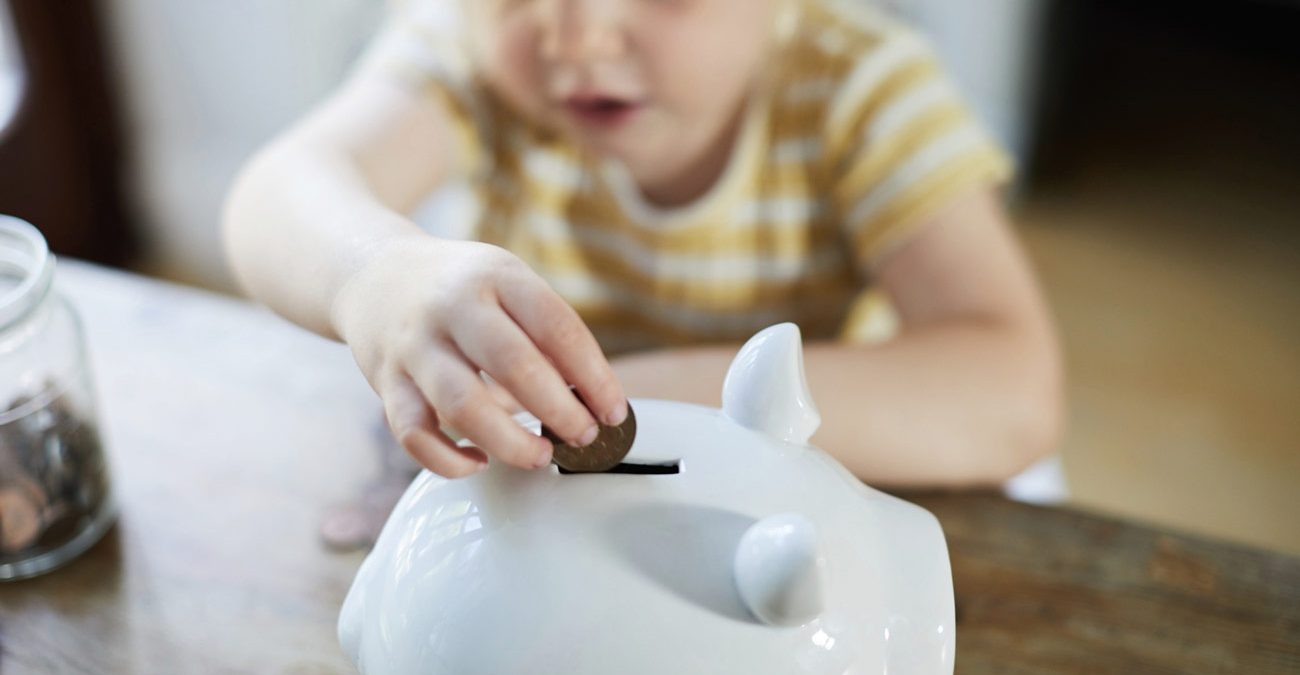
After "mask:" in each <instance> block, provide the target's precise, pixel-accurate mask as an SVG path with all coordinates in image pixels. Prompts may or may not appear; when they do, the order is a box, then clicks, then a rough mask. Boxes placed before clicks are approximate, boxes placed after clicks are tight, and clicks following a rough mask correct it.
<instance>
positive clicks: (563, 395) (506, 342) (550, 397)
mask: <svg viewBox="0 0 1300 675" xmlns="http://www.w3.org/2000/svg"><path fill="white" fill-rule="evenodd" d="M452 336H453V337H454V338H455V339H456V342H457V345H458V346H459V347H460V349H461V351H462V352H464V353H465V356H467V357H469V360H470V361H471V362H473V363H474V365H476V366H478V367H479V368H481V369H483V370H484V371H486V372H487V374H488V375H491V376H492V379H494V380H496V382H497V383H498V384H500V385H502V386H504V387H505V388H506V390H507V391H509V392H510V393H511V394H512V395H514V397H515V398H516V399H518V401H519V402H520V403H521V404H523V406H524V409H526V410H528V411H529V412H531V413H532V414H533V415H534V416H536V417H537V419H539V420H541V421H542V423H543V424H545V425H546V426H547V427H549V428H550V429H551V430H553V431H554V432H555V433H557V434H559V435H560V437H561V438H564V439H565V440H567V441H568V442H570V443H572V444H573V445H576V446H584V445H587V444H588V443H591V442H592V441H594V440H596V433H597V431H598V429H597V427H596V420H595V419H594V418H593V417H592V416H591V413H590V412H589V411H588V410H587V408H586V406H584V405H582V403H581V402H580V401H579V400H578V399H577V398H576V397H575V396H573V394H571V393H570V392H569V387H568V385H566V384H565V383H564V378H562V377H560V374H559V373H558V372H556V370H555V367H554V366H552V365H551V363H550V362H549V361H547V360H546V357H544V356H542V353H541V352H539V351H538V350H537V347H536V346H535V345H533V342H532V340H529V339H528V336H527V335H524V332H523V331H522V330H520V329H519V326H517V325H515V322H514V321H511V320H510V317H508V316H506V315H505V314H504V313H502V312H495V311H494V312H475V313H473V314H472V316H467V317H466V318H465V319H464V320H462V321H459V322H457V323H456V325H455V326H454V327H453V328H452Z"/></svg>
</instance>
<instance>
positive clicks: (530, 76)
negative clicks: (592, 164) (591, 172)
mask: <svg viewBox="0 0 1300 675" xmlns="http://www.w3.org/2000/svg"><path fill="white" fill-rule="evenodd" d="M787 1H788V0H466V6H467V8H468V12H469V15H470V26H471V29H472V30H473V36H472V39H471V44H472V45H473V52H474V56H475V59H476V61H477V63H478V64H479V67H480V69H481V72H482V73H483V74H484V76H485V77H486V78H487V81H488V82H489V84H490V86H491V87H492V88H493V90H494V91H496V92H497V94H498V95H499V96H501V97H503V98H504V99H505V100H506V101H507V102H508V103H509V104H510V105H512V106H513V107H515V108H516V109H517V110H519V111H520V112H522V113H523V114H525V115H527V116H528V117H529V118H531V119H532V120H533V121H535V122H539V123H541V124H543V125H544V126H547V127H549V128H552V129H555V130H559V131H562V132H564V133H566V134H568V135H570V136H571V137H572V138H574V139H575V140H577V141H578V142H579V143H581V144H583V145H585V146H586V147H588V148H590V149H592V150H595V151H596V152H599V153H601V154H605V155H609V156H614V157H617V158H619V159H621V160H623V161H624V162H626V163H627V164H628V165H629V166H631V167H632V168H633V172H634V173H638V171H637V170H638V168H640V169H642V171H641V172H640V173H642V174H647V173H649V174H653V173H654V172H656V171H658V172H666V173H668V174H671V173H673V172H674V171H683V170H689V168H688V167H689V166H690V165H691V162H694V161H698V160H699V158H700V157H702V156H704V154H705V153H707V152H709V151H710V150H711V149H713V148H715V147H716V146H717V144H718V143H719V139H721V138H723V137H724V134H725V133H726V132H727V130H728V129H730V128H731V126H732V124H733V122H734V121H735V120H736V119H737V116H738V114H739V111H740V109H741V107H742V104H743V102H744V100H745V96H746V94H747V93H748V92H749V91H750V89H751V88H752V86H753V84H754V82H755V80H756V78H757V77H758V75H759V73H760V71H761V70H762V69H763V67H764V66H765V65H766V58H765V57H766V55H767V53H768V51H769V48H770V46H771V45H772V42H773V40H774V34H775V31H774V26H775V23H776V14H777V11H778V9H779V6H780V5H782V4H783V3H785V2H787Z"/></svg>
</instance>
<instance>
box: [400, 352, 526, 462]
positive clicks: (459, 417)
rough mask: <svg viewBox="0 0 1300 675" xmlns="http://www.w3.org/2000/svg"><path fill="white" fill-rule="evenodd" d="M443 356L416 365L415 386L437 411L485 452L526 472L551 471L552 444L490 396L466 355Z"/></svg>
mask: <svg viewBox="0 0 1300 675" xmlns="http://www.w3.org/2000/svg"><path fill="white" fill-rule="evenodd" d="M454 349H455V348H454V347H449V348H448V350H446V351H443V350H438V351H436V352H434V353H433V354H431V355H430V356H429V358H425V359H420V360H419V362H418V363H415V364H412V366H413V368H412V370H411V375H412V379H414V380H415V383H416V385H417V386H419V388H420V391H421V392H422V393H423V394H424V396H425V398H426V399H427V400H428V401H429V402H430V403H432V404H433V409H434V410H435V411H436V412H437V414H438V415H439V416H440V417H441V418H442V419H443V420H444V421H446V422H447V423H448V424H450V425H451V426H452V427H454V428H455V429H456V431H458V432H460V434H461V435H462V436H464V437H466V438H468V439H469V440H470V441H471V442H472V443H473V444H474V445H476V446H478V448H479V449H481V450H483V451H484V452H486V453H487V454H489V455H491V456H492V457H496V458H497V459H500V460H501V461H503V462H506V463H507V464H511V465H514V466H517V467H520V468H523V469H535V468H539V467H542V466H546V464H548V463H549V462H550V461H551V443H550V441H547V440H546V439H544V438H541V437H539V436H535V435H533V434H531V433H529V432H528V431H527V430H525V429H524V428H523V427H521V426H519V424H518V423H516V422H515V420H514V418H513V417H511V416H510V415H509V414H507V413H506V411H505V410H503V409H502V408H501V406H500V404H498V403H497V402H496V399H494V398H493V397H492V394H491V393H490V392H489V391H488V388H487V385H486V383H484V382H483V380H482V379H480V378H479V376H478V373H476V372H475V371H474V370H473V369H471V367H470V366H469V364H468V363H466V361H465V356H464V355H463V354H460V353H457V352H455V351H454Z"/></svg>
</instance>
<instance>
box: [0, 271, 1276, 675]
mask: <svg viewBox="0 0 1300 675" xmlns="http://www.w3.org/2000/svg"><path fill="white" fill-rule="evenodd" d="M59 278H60V284H61V286H62V288H63V289H64V291H65V293H66V294H67V295H69V296H70V297H71V298H72V300H73V301H74V302H75V304H76V305H77V306H78V308H79V309H80V311H81V313H82V315H83V317H84V319H85V323H86V327H87V332H88V334H89V336H90V349H91V353H92V358H93V361H94V367H95V371H96V373H97V376H98V388H99V393H100V402H101V419H102V422H103V424H104V426H105V427H106V433H107V437H108V443H109V447H110V450H111V453H112V465H113V470H114V475H113V479H114V483H115V485H116V488H117V491H118V495H119V501H120V504H121V518H120V521H119V524H118V525H117V527H116V528H115V529H114V530H113V531H111V532H110V533H109V535H108V536H107V538H106V539H105V540H104V541H102V542H101V543H100V544H99V545H97V546H96V547H94V548H93V549H91V551H89V552H88V553H87V554H86V555H84V556H83V557H82V558H80V559H78V560H77V561H75V562H73V563H72V564H70V565H69V566H68V567H65V568H63V569H61V570H58V571H56V572H54V573H51V574H48V575H46V576H43V577H39V578H36V579H32V580H28V581H22V582H16V583H9V584H0V673H3V674H4V675H18V674H22V673H168V674H173V673H178V674H183V673H344V672H351V668H350V666H349V665H348V663H347V662H346V661H345V660H344V658H343V656H342V654H341V653H340V651H339V649H338V647H337V644H336V642H335V638H334V621H335V618H336V615H337V612H338V608H339V605H340V603H341V602H342V600H343V596H344V593H345V592H346V590H347V587H348V584H349V583H350V581H351V579H352V575H353V573H354V572H355V570H356V567H357V565H358V564H360V562H361V555H360V554H355V553H353V554H338V553H332V552H329V551H328V550H326V549H325V548H324V547H323V546H322V545H321V544H320V540H319V538H318V534H317V533H318V528H319V525H320V518H321V514H322V512H323V511H324V510H325V509H326V508H327V507H328V506H329V505H331V504H334V503H338V502H343V501H347V500H348V499H350V498H352V497H354V496H355V495H356V494H357V493H358V491H359V490H360V489H361V487H362V486H363V485H365V484H366V482H367V481H369V480H371V479H372V478H373V477H374V476H376V475H377V474H378V473H379V472H380V469H379V467H378V464H379V459H378V458H379V457H381V456H383V454H384V449H385V448H386V447H391V446H387V444H388V443H390V442H391V441H389V440H388V439H387V438H386V437H385V435H384V434H383V430H382V427H381V426H380V407H379V404H378V402H377V401H376V399H375V398H374V396H373V394H372V393H371V392H370V390H369V388H368V387H367V386H366V384H365V383H364V381H363V380H362V379H361V377H360V375H359V374H358V373H357V372H356V368H355V367H354V366H353V365H352V361H351V358H350V356H349V354H348V353H347V351H346V350H345V349H344V348H343V347H340V346H338V345H335V344H331V343H328V342H325V341H323V340H320V339H318V338H315V337H313V336H310V335H308V334H306V333H304V332H302V331H299V330H297V329H294V328H292V327H290V326H289V325H287V324H285V323H283V322H282V321H280V320H279V319H277V318H275V317H273V316H271V315H270V314H268V313H267V312H265V311H263V310H260V309H257V308H254V307H252V306H250V305H248V304H245V303H241V302H238V301H235V300H230V299H226V298H222V297H218V296H214V295H210V294H206V293H202V292H199V291H194V290H189V289H184V288H180V287H177V286H171V285H166V284H161V283H158V282H153V281H148V280H145V279H142V278H139V277H134V276H130V275H124V274H121V273H116V272H110V271H106V270H103V269H100V268H95V267H89V266H85V265H80V264H74V263H70V262H67V261H63V262H61V264H60V268H59ZM911 498H912V499H914V500H915V501H917V502H919V503H920V504H922V505H924V506H925V507H926V508H929V509H930V510H931V511H933V512H934V513H935V514H936V515H938V517H939V519H940V520H941V521H942V522H943V526H944V529H945V531H946V533H947V536H948V544H949V547H950V550H951V552H952V561H953V568H954V576H955V584H956V591H957V611H958V633H957V636H958V637H957V644H958V648H957V671H958V672H959V673H1058V672H1059V673H1108V672H1113V673H1191V672H1204V673H1220V672H1222V673H1265V672H1292V673H1294V672H1300V560H1297V559H1295V558H1290V557H1286V556H1283V555H1277V554H1271V553H1265V552H1262V551H1254V550H1247V549H1243V548H1240V547H1236V546H1228V545H1224V544H1219V543H1213V542H1207V541H1203V540H1198V539H1192V538H1189V537H1184V536H1180V535H1176V534H1170V533H1166V532H1160V531H1157V530H1153V529H1150V528H1146V527H1141V526H1138V525H1135V524H1131V523H1125V522H1120V521H1116V520H1112V519H1106V518H1100V517H1096V516H1092V515H1087V514H1083V513H1078V512H1074V511H1069V510H1064V509H1048V508H1041V507H1034V506H1028V505H1024V504H1018V503H1014V502H1010V501H1007V500H1005V499H1003V498H1001V497H999V496H996V495H991V494H952V495H935V494H931V495H912V496H911Z"/></svg>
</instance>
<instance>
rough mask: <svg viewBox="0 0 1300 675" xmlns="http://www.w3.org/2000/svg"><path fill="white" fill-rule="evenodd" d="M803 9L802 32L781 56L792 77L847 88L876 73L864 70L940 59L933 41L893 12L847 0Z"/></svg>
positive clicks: (814, 2) (809, 0) (816, 0)
mask: <svg viewBox="0 0 1300 675" xmlns="http://www.w3.org/2000/svg"><path fill="white" fill-rule="evenodd" d="M801 7H802V11H801V13H800V15H799V19H798V22H797V24H795V25H796V26H797V29H796V30H795V31H794V33H793V36H792V37H791V38H790V39H787V40H785V41H784V44H783V48H782V54H781V58H782V61H783V63H785V64H787V67H786V68H785V70H786V71H787V72H788V73H790V75H791V76H794V77H800V76H803V77H807V76H810V75H815V76H817V77H820V78H821V79H823V80H830V81H833V82H835V83H836V84H843V83H844V80H847V79H849V78H851V77H855V76H856V77H865V76H868V75H870V72H862V71H870V70H872V69H875V70H876V71H888V70H890V69H891V68H892V67H894V66H897V65H900V64H902V63H905V62H913V61H933V60H934V56H933V52H932V50H931V48H930V46H929V43H928V42H927V40H926V39H925V38H924V37H923V36H922V35H921V34H920V33H919V32H917V31H916V30H914V29H913V28H912V27H911V26H909V25H908V24H906V23H905V22H903V21H901V20H899V19H897V18H895V17H894V16H893V15H891V14H889V13H888V12H885V11H882V10H880V9H876V8H873V7H871V6H869V5H867V4H865V3H862V2H854V1H846V0H806V1H805V2H804V3H802V5H801ZM882 74H884V73H883V72H882Z"/></svg>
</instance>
